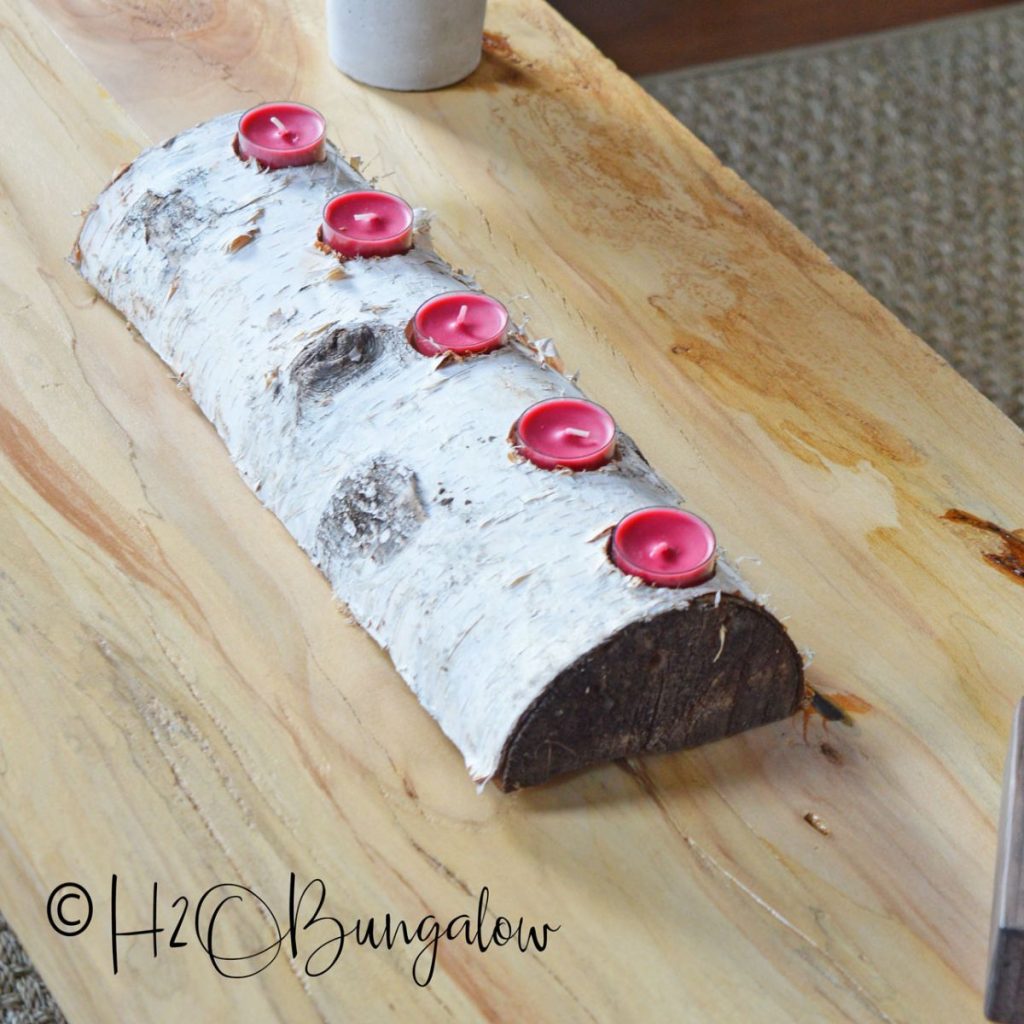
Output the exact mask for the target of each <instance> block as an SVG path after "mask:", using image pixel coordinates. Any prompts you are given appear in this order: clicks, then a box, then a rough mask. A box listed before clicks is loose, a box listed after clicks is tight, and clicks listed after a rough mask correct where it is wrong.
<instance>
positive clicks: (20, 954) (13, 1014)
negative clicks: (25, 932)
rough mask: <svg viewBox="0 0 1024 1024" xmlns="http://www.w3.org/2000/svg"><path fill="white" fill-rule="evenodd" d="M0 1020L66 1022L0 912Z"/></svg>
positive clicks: (37, 1023) (26, 1023)
mask: <svg viewBox="0 0 1024 1024" xmlns="http://www.w3.org/2000/svg"><path fill="white" fill-rule="evenodd" d="M0 1022H2V1024H65V1022H64V1015H63V1014H62V1013H61V1012H60V1009H59V1008H58V1006H57V1004H56V1003H55V1002H54V1001H53V997H52V996H51V995H50V993H49V991H47V988H46V986H45V985H44V984H43V981H42V979H41V978H40V977H39V975H38V974H36V972H35V971H34V970H33V969H32V965H31V964H30V963H29V962H28V958H27V957H26V956H25V951H24V950H23V949H22V948H21V946H20V945H19V943H18V940H17V938H15V935H14V932H12V931H11V930H10V928H8V927H7V921H6V920H4V918H3V916H2V915H0Z"/></svg>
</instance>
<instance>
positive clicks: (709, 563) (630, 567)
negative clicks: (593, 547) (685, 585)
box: [609, 505, 718, 586]
mask: <svg viewBox="0 0 1024 1024" xmlns="http://www.w3.org/2000/svg"><path fill="white" fill-rule="evenodd" d="M654 510H657V511H666V512H674V513H677V514H679V515H683V516H686V517H687V518H688V519H690V520H691V521H693V522H695V523H697V524H699V525H700V526H701V527H703V529H704V530H705V531H707V538H708V540H709V552H708V554H707V557H706V558H704V560H703V561H701V562H697V563H695V564H694V565H692V566H689V567H687V568H685V569H677V570H675V571H674V572H658V571H657V570H656V569H647V568H645V567H643V566H639V565H636V564H635V563H634V562H631V561H630V560H629V559H628V558H627V557H625V556H624V555H623V554H622V553H621V552H620V551H618V550H617V546H616V538H617V537H618V535H619V530H620V529H621V528H622V526H623V524H625V523H627V522H628V521H629V520H630V519H632V518H634V517H635V516H639V515H641V514H642V513H644V512H651V511H654ZM609 547H610V551H611V555H612V562H613V563H614V564H615V565H616V566H618V568H620V569H622V570H624V571H626V572H627V573H629V574H630V575H634V576H638V577H643V576H651V577H655V578H656V579H658V580H659V582H660V581H661V580H666V581H668V580H673V579H675V578H676V577H678V576H681V575H683V574H686V575H689V574H691V573H696V572H697V571H698V570H700V569H704V568H707V569H709V570H710V571H709V572H708V573H707V575H706V576H705V577H704V578H703V579H702V580H698V581H695V582H694V583H692V584H690V586H699V585H700V583H702V582H705V581H706V580H708V579H710V578H711V577H712V576H713V575H714V568H715V563H716V562H717V560H718V539H717V537H716V536H715V531H714V530H713V529H712V528H711V526H710V524H709V523H708V522H707V521H706V520H704V519H701V517H700V516H698V515H694V513H693V512H688V511H687V510H686V509H682V508H675V507H674V506H672V505H646V506H644V507H643V508H636V509H633V511H632V512H628V513H627V514H626V515H624V516H623V517H622V518H621V519H620V520H619V521H618V522H617V523H616V524H615V528H614V529H613V530H612V535H611V541H610V545H609Z"/></svg>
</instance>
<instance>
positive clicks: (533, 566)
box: [75, 114, 753, 781]
mask: <svg viewBox="0 0 1024 1024" xmlns="http://www.w3.org/2000/svg"><path fill="white" fill-rule="evenodd" d="M237 120H238V115H237V114H231V115H225V116H223V117H220V118H217V119H216V120H213V121H210V122H207V123H205V124H201V125H199V126H197V127H195V128H193V129H191V130H189V131H186V132H184V133H182V134H181V135H178V136H177V137H175V138H173V139H171V140H169V141H168V142H166V143H164V144H163V145H161V146H157V147H154V148H152V149H150V150H147V151H146V152H144V153H143V154H141V155H140V156H139V158H138V159H137V160H136V161H135V162H134V163H133V164H132V165H131V166H130V167H129V168H128V169H127V170H126V171H125V172H124V173H123V174H122V175H121V176H120V177H119V178H117V179H116V180H115V181H114V182H112V183H111V185H110V186H109V187H108V188H107V189H106V190H105V191H104V192H103V194H102V195H101V196H100V197H99V200H98V202H97V205H96V207H95V208H94V209H93V210H92V211H91V212H90V213H89V215H88V217H87V219H86V222H85V224H84V227H83V230H82V233H81V236H80V239H79V245H78V247H77V249H76V253H75V259H76V261H77V262H78V263H79V266H80V270H81V273H82V274H83V276H84V277H85V278H86V280H88V281H89V282H90V283H91V284H92V285H93V286H94V287H95V288H96V289H97V291H99V292H100V294H101V295H102V296H103V297H104V298H105V299H107V301H108V302H110V303H111V304H112V305H114V306H115V307H117V308H118V309H119V310H120V311H121V312H122V313H123V314H124V315H125V317H127V318H128V319H129V320H130V321H131V322H132V323H133V324H134V325H135V327H136V328H137V329H138V331H139V332H140V334H141V335H142V337H143V338H144V339H145V340H146V341H147V342H148V343H149V344H150V345H151V346H152V347H153V349H154V350H155V351H156V352H157V353H158V354H159V356H160V357H161V358H162V359H163V360H164V361H165V362H166V363H167V364H168V365H169V366H170V367H171V369H172V370H173V371H174V372H175V373H176V374H181V375H183V376H184V380H185V381H186V383H187V385H188V387H189V388H190V389H191V394H192V397H193V398H194V399H195V401H196V402H197V403H198V405H199V407H200V408H201V409H202V411H203V412H204V413H205V414H206V416H207V417H208V418H209V419H210V420H211V421H212V422H213V423H214V425H215V426H216V428H217V430H218V431H219V433H220V435H221V437H222V438H223V439H224V442H225V444H226V445H227V447H228V449H229V451H230V453H231V456H232V458H233V460H234V462H235V464H236V465H237V467H238V469H239V472H240V473H241V474H242V476H243V477H244V479H245V480H246V482H247V483H248V484H249V485H250V487H252V489H253V490H254V491H255V492H256V493H257V494H258V495H259V498H260V500H261V501H262V502H263V503H264V504H265V505H266V506H267V507H268V508H269V509H271V510H272V511H273V512H274V513H275V515H277V516H278V517H279V518H280V519H281V521H282V522H283V523H284V525H285V526H286V527H287V529H288V530H289V532H290V533H291V534H292V536H293V537H294V538H295V539H296V541H298V543H299V544H300V546H301V547H302V548H303V549H304V550H305V551H306V552H307V553H308V555H309V556H310V558H311V559H312V560H313V561H314V562H315V563H316V564H317V565H318V566H319V567H320V568H321V570H322V571H323V572H324V574H325V575H326V577H327V578H328V580H329V581H330V583H331V586H332V587H333V590H334V593H335V594H336V595H337V597H338V598H339V599H341V600H342V601H343V602H345V603H346V604H347V605H348V607H349V608H350V609H351V612H352V614H353V615H354V616H355V618H356V619H357V620H358V621H359V622H360V623H361V624H362V625H363V626H364V627H365V628H366V629H367V630H368V631H369V633H370V634H371V635H372V636H373V637H374V638H375V639H376V640H377V641H378V642H379V643H380V645H381V646H382V647H383V648H385V650H387V651H388V653H389V654H390V656H391V658H392V660H393V662H394V664H395V667H396V668H397V670H398V671H399V673H401V675H402V677H403V678H404V679H405V680H406V682H407V683H408V685H409V686H410V687H411V688H412V689H413V691H414V692H415V693H416V695H417V697H418V698H419V700H420V702H421V703H422V704H423V706H424V707H425V708H426V709H427V710H428V711H429V712H430V714H431V715H433V716H434V718H436V719H437V721H438V722H439V723H440V725H441V728H442V729H443V730H444V731H445V732H446V733H447V735H448V736H449V737H450V738H451V739H452V740H453V742H454V743H455V744H456V745H457V746H458V748H459V749H460V750H461V752H462V754H463V755H464V757H465V761H466V765H467V767H468V769H469V771H470V773H471V775H472V776H473V777H474V778H475V779H476V780H478V781H483V780H487V779H488V778H490V777H491V776H492V775H493V774H494V772H495V770H496V767H497V765H498V763H499V759H500V757H501V754H502V750H503V747H504V745H505V743H506V741H507V739H508V738H509V736H510V735H511V733H512V731H513V730H514V728H515V726H516V723H517V721H518V720H519V718H520V716H521V715H522V714H523V712H524V711H525V710H526V709H527V708H528V707H529V706H530V704H531V702H533V701H534V699H535V698H537V697H538V695H539V694H541V692H542V691H543V690H544V689H545V687H546V686H547V685H548V684H549V682H550V681H551V680H552V679H553V678H554V677H555V676H556V675H557V674H558V673H559V672H560V671H562V670H563V669H565V668H567V667H568V666H570V665H572V664H573V662H575V661H576V659H578V658H579V657H581V656H582V655H583V654H585V653H586V652H588V651H590V650H591V649H592V648H594V647H595V646H596V645H598V644H599V643H601V642H602V641H604V640H606V639H607V638H608V637H610V636H611V635H612V634H614V633H616V632H617V631H618V630H620V629H622V628H623V627H624V626H626V625H628V624H630V623H633V622H636V621H638V620H646V619H650V618H651V617H653V616H655V615H657V614H658V613H661V612H664V611H666V610H668V609H676V608H685V607H686V606H687V605H688V604H689V603H690V602H691V601H693V599H694V598H695V597H696V596H697V595H701V594H707V593H711V592H715V591H724V592H727V593H738V594H741V595H743V596H745V597H746V598H748V599H752V598H753V594H752V593H751V592H750V590H749V588H748V587H747V586H746V585H745V584H744V583H743V581H742V580H741V579H740V577H739V575H738V574H737V573H736V571H735V570H734V569H733V568H731V567H730V566H729V565H728V564H726V563H725V562H724V561H723V560H722V559H719V562H718V570H717V573H716V575H715V576H714V578H712V579H711V580H709V581H708V582H707V583H705V584H703V585H701V586H699V587H695V588H691V589H686V590H672V589H658V588H654V587H649V586H645V585H637V581H636V580H634V579H631V578H630V577H628V576H625V575H624V574H623V573H621V572H620V571H619V570H618V569H616V568H615V567H614V566H613V565H612V564H611V563H610V562H609V559H608V557H607V550H606V538H605V537H601V536H600V535H601V534H602V532H603V531H606V530H607V529H608V528H609V527H611V526H612V525H613V524H615V523H616V522H617V521H618V520H619V519H620V518H621V517H622V516H623V515H625V514H626V513H627V512H630V511H632V510H633V509H636V508H640V507H643V506H647V505H656V504H670V505H682V504H683V501H682V499H681V497H680V496H679V495H678V494H677V493H676V492H675V491H674V490H673V489H672V488H671V487H670V486H669V485H668V484H667V483H666V482H664V481H663V480H661V479H660V478H659V477H658V476H657V474H655V473H654V472H653V471H652V469H651V468H650V467H649V466H648V464H647V463H646V462H645V461H644V460H643V458H642V457H641V456H640V455H639V453H638V452H637V450H636V448H635V447H634V445H633V444H632V442H631V441H630V440H629V439H628V438H626V437H624V436H621V435H620V437H619V451H620V457H619V458H618V459H617V460H616V461H614V462H613V463H611V464H610V465H608V466H606V467H605V468H603V469H601V470H598V471H596V472H587V473H577V474H572V473H566V472H550V471H546V470H542V469H539V468H537V467H535V466H533V465H532V464H530V463H528V462H523V461H514V460H512V459H510V451H511V449H510V446H509V442H508V434H509V430H510V428H511V426H512V424H513V423H514V422H515V420H516V419H517V418H518V416H519V415H520V413H521V412H522V411H523V410H524V409H526V408H527V407H528V406H529V405H531V404H532V403H534V402H536V401H538V400H540V399H543V398H547V397H551V396H559V395H569V396H577V395H580V394H581V393H580V391H579V389H578V388H576V387H575V386H574V385H573V384H572V383H571V382H570V381H569V380H568V379H567V378H566V377H564V376H563V375H562V374H560V373H559V372H557V371H556V370H555V369H553V368H552V367H551V366H550V365H546V364H545V363H543V362H542V361H539V360H538V359H537V358H536V353H535V352H531V350H530V349H529V348H527V347H526V346H524V345H522V344H513V345H508V346H506V347H504V348H503V349H501V350H498V351H497V352H495V353H491V354H488V355H485V356H478V357H474V358H470V359H467V360H465V361H462V362H458V361H448V362H445V361H444V360H438V359H430V358H425V357H423V356H421V355H419V354H418V353H417V352H416V351H414V350H413V349H412V347H411V346H410V345H409V344H408V343H407V341H406V340H405V337H404V329H405V327H406V324H407V322H408V320H409V319H410V317H411V316H412V314H413V312H414V311H415V310H416V308H417V307H418V306H419V305H420V304H421V303H422V302H423V301H424V300H426V299H428V298H430V297H431V296H432V295H435V294H437V293H439V292H443V291H450V290H452V289H455V288H462V287H465V281H464V279H462V278H460V277H458V276H457V275H456V274H455V272H453V271H452V269H451V268H450V267H449V266H448V265H447V264H446V263H445V262H444V261H443V260H442V259H441V258H440V257H439V256H438V255H437V254H435V253H434V252H433V251H432V249H431V248H430V246H429V240H428V238H427V234H426V231H425V230H424V229H423V221H424V218H423V214H422V211H418V223H419V225H420V228H419V230H418V232H417V236H416V244H415V248H414V249H413V250H412V251H411V252H409V253H408V254H406V255H404V256H397V257H391V258H387V259H375V260H362V259H360V260H352V261H349V262H346V263H344V264H341V263H339V261H338V259H337V258H336V257H335V256H334V255H333V254H330V253H327V252H324V251H322V250H321V249H319V248H318V247H317V246H316V244H315V236H316V230H317V227H318V225H319V222H320V215H321V210H322V208H323V206H324V203H325V202H326V200H327V199H328V198H329V197H330V196H331V195H333V194H335V193H337V192H340V191H345V190H348V189H353V188H362V187H365V185H366V182H365V181H364V180H363V178H361V177H360V175H359V174H357V173H356V172H355V171H354V170H353V169H352V168H351V167H350V166H349V165H348V164H347V163H346V162H345V160H344V159H343V158H342V157H341V155H340V154H339V153H338V151H337V150H336V149H335V148H334V147H333V146H331V145H329V146H328V155H327V159H326V160H325V161H324V162H323V163H320V164H317V165H313V166H309V167H298V168H288V169H283V170H277V171H261V170H259V169H258V168H257V166H256V165H255V163H253V162H243V161H242V160H240V159H238V157H237V156H236V155H235V153H234V151H233V148H232V139H233V136H234V132H235V127H236V123H237ZM595 538H597V539H595Z"/></svg>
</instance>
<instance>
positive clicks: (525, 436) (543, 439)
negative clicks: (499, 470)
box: [513, 398, 615, 469]
mask: <svg viewBox="0 0 1024 1024" xmlns="http://www.w3.org/2000/svg"><path fill="white" fill-rule="evenodd" d="M513 436H514V439H515V445H516V449H517V451H518V452H519V453H520V454H521V455H523V456H524V457H525V458H527V459H529V460H530V461H531V462H532V463H533V464H534V465H535V466H540V467H541V469H558V468H564V469H599V468H600V467H601V466H603V465H604V464H605V463H606V462H607V461H608V460H609V459H610V458H611V457H612V452H613V451H614V450H615V420H613V419H612V418H611V416H610V415H609V414H608V413H607V412H606V411H605V410H604V409H602V408H601V406H599V405H595V404H594V403H593V402H587V401H585V400H584V399H582V398H549V399H548V400H547V401H544V402H538V403H537V404H536V405H531V406H530V408H529V409H527V410H526V412H524V413H523V415H522V416H520V417H519V419H518V421H517V422H516V425H515V430H514V433H513Z"/></svg>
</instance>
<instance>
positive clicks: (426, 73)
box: [327, 0, 487, 90]
mask: <svg viewBox="0 0 1024 1024" xmlns="http://www.w3.org/2000/svg"><path fill="white" fill-rule="evenodd" d="M486 9H487V0H327V45H328V50H329V52H330V55H331V60H332V61H334V63H335V64H336V65H337V66H338V67H339V68H340V69H341V70H342V71H344V72H345V74H346V75H348V76H349V77H350V78H354V79H356V80H357V81H359V82H365V83H366V84H367V85H375V86H378V87H379V88H381V89H402V90H420V89H440V88H442V87H443V86H446V85H451V84H452V83H453V82H458V81H459V80H460V79H463V78H465V77H466V75H468V74H470V73H471V72H472V71H473V70H474V69H475V68H476V66H477V65H478V64H479V63H480V52H481V39H482V36H483V29H484V12H485V11H486Z"/></svg>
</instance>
